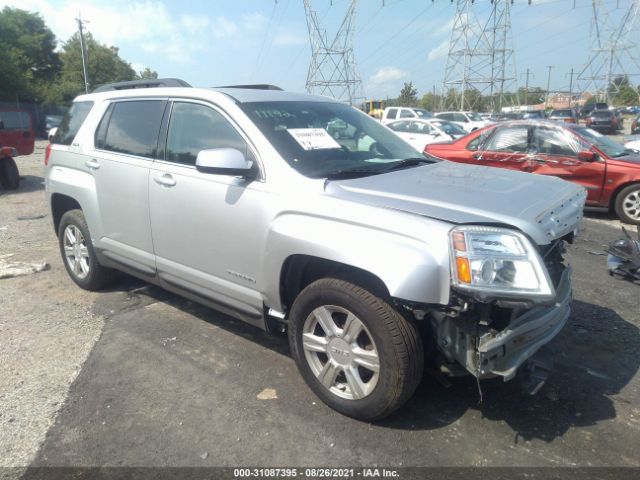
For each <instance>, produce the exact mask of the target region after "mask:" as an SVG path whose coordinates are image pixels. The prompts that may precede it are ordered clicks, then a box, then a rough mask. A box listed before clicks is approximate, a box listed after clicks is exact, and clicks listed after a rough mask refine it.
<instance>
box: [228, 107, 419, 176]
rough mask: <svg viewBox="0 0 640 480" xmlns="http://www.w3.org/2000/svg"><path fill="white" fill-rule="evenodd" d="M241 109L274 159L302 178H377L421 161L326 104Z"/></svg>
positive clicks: (360, 117)
mask: <svg viewBox="0 0 640 480" xmlns="http://www.w3.org/2000/svg"><path fill="white" fill-rule="evenodd" d="M240 107H241V108H242V109H243V110H244V112H245V113H246V114H247V115H248V116H249V118H251V120H252V121H253V122H254V123H255V124H256V125H257V126H258V128H259V129H260V130H261V131H262V133H263V134H264V135H265V136H266V137H267V139H268V140H269V141H270V142H271V144H272V145H273V146H274V147H275V148H276V150H278V153H280V155H282V157H283V158H284V159H285V160H286V161H287V163H289V165H291V166H292V167H293V168H294V169H296V170H297V171H298V172H300V173H301V174H303V175H305V176H307V177H312V178H326V177H329V176H332V175H335V174H340V173H345V172H354V173H355V172H358V173H361V174H363V175H367V174H372V175H373V174H376V173H381V172H382V171H383V170H388V169H389V167H390V166H392V165H390V164H393V163H398V164H399V163H400V162H401V161H402V160H405V159H409V158H422V159H423V160H425V161H427V158H425V157H424V156H423V155H422V153H420V152H418V151H417V150H415V149H414V148H413V147H411V146H410V145H409V144H407V143H406V142H405V141H404V140H402V139H401V138H400V137H398V136H396V135H395V134H394V133H393V132H392V131H390V130H388V129H387V128H386V127H383V126H382V125H381V124H380V123H379V122H377V121H375V120H373V119H372V118H370V117H369V116H367V115H365V114H363V113H362V112H360V111H359V110H356V109H355V108H352V107H350V106H349V105H345V104H342V103H329V102H304V101H303V102H250V103H242V104H240Z"/></svg>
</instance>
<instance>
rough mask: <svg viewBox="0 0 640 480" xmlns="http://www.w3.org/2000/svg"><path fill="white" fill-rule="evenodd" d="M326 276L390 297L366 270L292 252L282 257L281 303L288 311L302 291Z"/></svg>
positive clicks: (385, 288) (385, 289)
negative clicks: (283, 259)
mask: <svg viewBox="0 0 640 480" xmlns="http://www.w3.org/2000/svg"><path fill="white" fill-rule="evenodd" d="M326 277H333V278H339V279H342V280H346V281H349V282H352V283H354V284H356V285H358V286H360V287H362V288H365V289H367V290H369V291H371V292H372V293H374V294H376V295H378V296H380V297H381V298H384V299H388V298H390V297H391V295H390V293H389V289H388V288H387V286H386V285H385V283H384V282H383V281H382V279H381V278H380V277H378V276H377V275H375V274H373V273H371V272H369V271H367V270H364V269H362V268H358V267H354V266H352V265H348V264H345V263H341V262H337V261H334V260H328V259H325V258H320V257H315V256H312V255H303V254H294V255H291V256H289V257H288V258H287V259H286V260H285V262H284V264H283V265H282V270H281V272H280V301H281V303H282V306H283V307H284V308H285V309H286V310H289V309H290V308H291V305H292V304H293V302H294V300H295V299H296V297H297V296H298V294H299V293H300V292H301V291H302V290H304V289H305V288H306V287H307V286H308V285H310V284H311V283H313V282H314V281H316V280H319V279H321V278H326Z"/></svg>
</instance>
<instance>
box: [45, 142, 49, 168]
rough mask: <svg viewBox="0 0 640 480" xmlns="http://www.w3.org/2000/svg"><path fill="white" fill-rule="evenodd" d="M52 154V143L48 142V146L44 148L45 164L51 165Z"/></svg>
mask: <svg viewBox="0 0 640 480" xmlns="http://www.w3.org/2000/svg"><path fill="white" fill-rule="evenodd" d="M50 155H51V144H50V143H49V144H47V148H45V149H44V166H45V167H46V166H47V165H49V156H50Z"/></svg>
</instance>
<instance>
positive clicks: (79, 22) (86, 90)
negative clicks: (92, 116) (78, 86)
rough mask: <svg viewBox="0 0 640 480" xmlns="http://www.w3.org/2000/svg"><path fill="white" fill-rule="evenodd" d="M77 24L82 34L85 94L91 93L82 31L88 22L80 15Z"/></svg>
mask: <svg viewBox="0 0 640 480" xmlns="http://www.w3.org/2000/svg"><path fill="white" fill-rule="evenodd" d="M76 22H78V31H79V32H80V54H81V55H82V74H83V76H84V91H85V93H89V74H88V73H87V58H86V52H85V48H84V32H83V31H82V27H83V25H84V24H85V23H88V22H86V21H83V20H82V14H80V13H78V18H76Z"/></svg>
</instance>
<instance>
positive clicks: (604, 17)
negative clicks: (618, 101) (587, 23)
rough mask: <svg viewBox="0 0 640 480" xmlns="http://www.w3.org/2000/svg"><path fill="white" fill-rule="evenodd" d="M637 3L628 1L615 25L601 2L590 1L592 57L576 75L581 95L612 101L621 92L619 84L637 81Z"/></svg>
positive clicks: (637, 0) (639, 74)
mask: <svg viewBox="0 0 640 480" xmlns="http://www.w3.org/2000/svg"><path fill="white" fill-rule="evenodd" d="M639 16H640V0H631V3H630V4H629V6H628V8H626V9H625V10H624V11H623V15H622V17H620V18H619V19H618V21H617V22H616V21H615V20H612V15H611V12H610V11H609V10H608V9H607V6H606V5H605V1H604V0H591V53H590V55H589V59H588V60H587V62H586V64H585V66H584V67H583V69H582V70H581V71H580V73H579V74H578V81H579V82H581V84H582V91H592V92H593V93H594V94H595V95H596V97H597V98H600V99H602V100H606V101H607V103H611V100H612V99H613V98H614V97H615V96H616V95H617V94H618V93H619V92H620V87H621V83H622V82H621V80H622V79H625V78H626V79H628V78H629V77H636V78H638V77H640V63H639V62H638V57H637V53H638V50H637V49H638V45H637V43H636V42H635V41H634V40H635V39H636V38H637V31H636V25H637V20H638V17H639Z"/></svg>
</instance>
